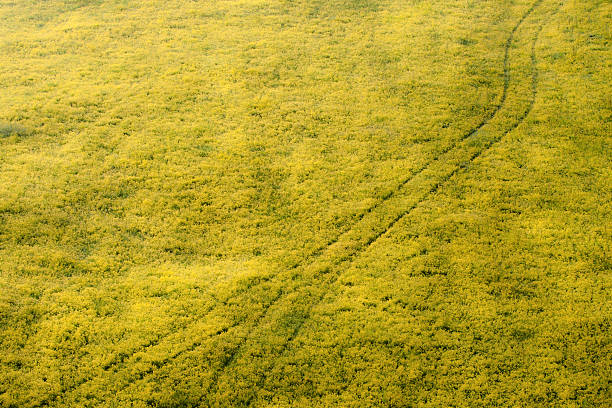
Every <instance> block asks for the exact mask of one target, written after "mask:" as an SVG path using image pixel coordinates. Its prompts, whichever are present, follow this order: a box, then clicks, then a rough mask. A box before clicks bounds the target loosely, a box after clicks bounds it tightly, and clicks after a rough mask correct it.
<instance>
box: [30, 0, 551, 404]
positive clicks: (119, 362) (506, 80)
mask: <svg viewBox="0 0 612 408" xmlns="http://www.w3.org/2000/svg"><path fill="white" fill-rule="evenodd" d="M541 1H542V0H536V1H535V2H534V3H533V4H532V5H531V7H530V8H529V9H528V10H527V11H526V12H525V13H524V14H523V15H522V16H521V18H520V19H519V21H518V22H517V23H516V25H515V26H514V27H513V28H512V30H511V32H510V34H509V36H508V38H507V40H506V43H505V45H504V60H503V66H504V83H503V88H502V93H501V97H500V99H499V102H498V103H497V105H496V106H495V107H494V109H493V110H491V111H490V112H489V113H488V114H487V115H486V116H485V117H484V118H483V119H482V120H481V121H480V122H479V123H478V124H477V125H476V126H474V127H473V128H471V129H469V130H468V131H467V132H465V133H464V134H462V135H461V136H460V137H459V138H457V139H455V140H454V141H453V142H451V143H450V144H449V145H447V146H446V147H444V148H443V149H441V150H440V151H439V152H438V153H436V155H435V157H433V158H432V159H431V160H430V161H429V162H427V163H425V164H423V165H422V166H421V167H419V168H417V169H416V170H414V171H413V172H412V173H411V174H410V175H409V176H407V177H406V178H405V179H404V180H402V181H401V182H400V183H399V184H398V185H397V186H396V187H395V188H393V189H392V190H391V191H389V192H388V193H386V194H384V195H383V196H382V197H381V198H380V200H379V201H377V202H375V203H374V204H373V205H371V206H370V207H368V208H367V209H366V210H364V211H363V212H361V213H360V214H359V215H357V216H355V217H353V219H352V220H351V223H350V225H349V227H348V228H346V229H345V230H344V231H342V232H341V233H340V234H338V235H336V236H335V237H334V238H332V239H331V240H329V241H328V242H326V243H325V244H323V245H321V246H319V247H318V248H317V249H315V250H314V251H313V252H312V253H311V254H309V255H308V256H306V257H304V258H302V259H301V260H299V261H298V262H296V263H294V264H293V265H291V266H289V267H288V268H287V269H286V270H285V272H289V271H292V270H295V269H297V268H299V267H301V266H304V265H306V264H308V262H309V261H312V259H313V258H318V257H320V256H321V255H323V254H324V253H325V251H326V250H327V249H329V248H330V247H332V246H333V245H334V244H337V243H338V242H340V241H341V239H342V238H343V237H344V236H346V235H347V234H349V233H350V232H351V231H352V230H353V228H354V227H355V225H356V224H358V223H359V222H360V221H362V220H363V219H364V218H365V217H366V216H367V215H368V214H370V213H372V212H374V211H375V210H376V209H378V208H379V207H381V206H382V205H383V204H385V203H386V202H387V201H389V200H390V199H391V198H393V197H395V196H396V195H397V194H398V193H400V192H401V190H402V189H403V188H404V187H405V186H406V185H407V184H408V183H410V182H411V181H412V180H413V179H415V177H417V176H418V175H420V174H422V173H423V172H424V171H425V170H427V169H428V168H430V167H431V166H432V165H433V164H435V163H436V162H438V161H439V160H440V158H441V157H442V156H444V155H445V154H447V153H449V152H450V151H452V150H453V149H455V148H456V147H457V146H458V145H459V144H460V143H461V142H464V141H465V140H467V139H469V138H470V137H472V136H474V135H475V134H476V133H478V131H479V130H480V129H482V128H483V127H484V126H485V125H487V124H488V123H489V122H490V121H491V119H493V118H494V117H495V116H496V115H497V114H498V113H499V111H500V110H501V109H502V108H503V106H504V104H505V102H506V99H507V96H508V88H509V84H510V78H509V72H508V62H509V61H508V60H509V52H510V48H511V45H512V43H513V40H514V36H515V33H516V31H517V30H518V29H519V27H520V26H521V25H522V23H523V22H524V21H525V19H526V18H527V17H529V15H531V14H532V13H533V11H534V10H535V8H536V7H537V5H538V4H539V3H540V2H541ZM517 126H518V125H517ZM438 187H439V185H436V186H434V187H432V189H430V190H429V191H428V192H427V193H426V194H427V196H428V195H429V194H431V193H433V192H434V191H435V190H437V189H438ZM417 204H418V203H417ZM412 209H414V207H411V208H410V209H409V210H408V211H412ZM404 215H405V214H403V215H401V216H399V217H397V218H396V219H394V220H393V221H392V222H391V224H390V225H389V226H388V228H387V229H386V230H384V231H383V232H382V233H381V234H379V235H377V236H374V237H372V238H370V239H369V240H368V241H367V242H366V245H365V246H363V247H358V248H357V249H356V250H355V251H354V252H353V253H350V254H348V255H347V256H345V257H344V258H343V259H342V261H346V260H348V259H353V258H354V256H355V255H356V254H357V253H359V252H361V251H363V250H365V249H366V248H367V247H368V246H370V245H371V244H373V243H374V241H376V240H377V239H378V238H380V237H381V236H382V235H384V234H386V232H387V231H388V229H390V228H392V227H393V226H394V225H395V224H396V223H397V222H398V221H399V220H400V219H401V218H402V217H403V216H404ZM276 278H279V276H278V275H273V276H269V277H265V278H262V279H255V280H254V281H253V282H252V284H251V282H249V284H247V285H245V287H244V288H242V289H240V290H238V291H236V292H235V293H233V294H232V296H239V295H241V294H243V293H246V292H248V291H249V290H251V289H252V288H253V287H256V286H260V285H261V284H262V282H263V283H265V282H269V281H270V280H272V279H276ZM284 294H285V292H284V291H283V289H282V288H281V289H279V290H278V292H277V293H276V295H275V296H274V297H273V298H272V299H271V301H270V302H269V303H267V304H266V305H265V306H264V308H263V311H262V312H261V313H260V315H259V316H258V317H257V318H256V319H255V320H254V321H253V323H252V328H251V330H249V331H248V333H247V334H246V335H245V336H244V337H243V340H242V341H241V342H239V344H238V346H237V347H236V349H235V350H234V351H233V352H232V353H230V354H229V355H228V356H226V358H224V359H223V360H222V361H221V365H220V368H219V369H218V371H217V372H216V374H215V375H214V376H213V379H212V381H211V385H210V386H209V388H208V390H207V391H210V390H211V389H212V388H214V387H215V386H216V383H217V380H218V376H219V374H220V373H221V372H222V371H223V370H225V368H226V367H228V366H229V365H231V364H232V362H233V361H234V360H235V358H236V356H237V354H238V352H239V350H240V349H241V347H242V346H243V345H244V343H246V340H247V339H248V338H249V337H250V335H251V333H252V332H253V331H254V330H255V328H256V327H258V326H259V323H260V321H261V320H262V319H263V318H264V317H265V316H266V314H267V311H268V309H269V308H270V307H272V306H273V305H274V304H276V303H277V302H278V301H279V300H280V299H281V298H282V297H283V295H284ZM220 303H222V304H226V302H220ZM218 305H219V304H216V305H212V306H211V307H209V308H207V310H206V311H205V312H204V314H203V315H201V316H200V317H199V319H205V318H206V317H208V316H209V315H210V313H212V312H213V311H214V310H215V309H216V307H217V306H218ZM242 323H243V321H238V322H235V323H234V324H232V325H229V326H227V327H224V328H221V329H219V330H217V331H216V332H214V333H211V334H210V335H208V336H206V337H204V338H203V339H201V340H200V341H197V342H194V343H192V344H191V345H190V346H189V347H187V348H185V349H183V350H180V351H177V352H176V353H173V354H172V355H170V356H168V357H167V358H164V359H163V360H162V361H160V362H157V363H156V364H155V365H153V366H151V367H150V368H149V369H147V370H145V371H143V372H140V373H139V375H138V377H136V378H135V379H136V380H139V379H142V378H144V377H146V376H147V375H150V374H152V373H153V372H155V371H156V370H157V369H159V368H161V367H163V366H165V365H167V364H169V363H170V362H172V361H173V360H174V359H176V358H178V357H180V356H181V355H183V354H187V353H190V352H192V351H195V350H196V349H197V348H198V347H200V346H201V345H202V344H203V343H204V341H205V340H207V339H209V338H211V337H215V336H217V335H220V334H223V333H225V332H227V331H229V330H231V329H233V328H235V327H237V326H239V325H240V324H242ZM193 326H194V325H188V326H186V327H185V328H184V330H185V329H189V328H191V327H193ZM175 333H176V331H173V332H171V333H169V334H168V335H166V336H160V337H158V338H156V339H153V340H151V341H149V342H147V343H146V344H145V345H144V346H142V347H140V348H138V349H136V350H134V351H133V352H131V353H128V354H121V355H118V356H117V358H115V359H113V360H112V361H111V362H110V363H108V364H106V365H105V366H104V367H103V369H104V371H105V372H108V371H110V370H111V369H113V368H115V367H117V366H121V365H123V364H124V363H125V362H126V361H128V360H129V359H130V358H132V357H133V356H134V355H135V354H137V353H139V352H146V350H148V349H150V348H153V347H155V346H157V345H159V344H161V343H162V342H163V341H164V340H165V339H167V338H168V337H170V336H171V335H173V334H175ZM95 378H96V376H95V375H92V376H89V377H87V378H84V379H83V380H81V381H79V382H77V383H76V384H74V385H73V386H71V387H69V388H67V389H65V390H63V391H62V395H66V394H67V393H72V392H74V391H75V390H76V389H77V388H79V387H81V386H82V385H84V384H86V383H88V382H89V381H92V380H93V379H95ZM129 385H130V384H127V385H126V386H125V387H122V388H120V389H119V390H116V392H119V391H121V390H123V389H125V388H126V387H127V386H129ZM59 397H60V395H59V394H56V395H54V396H53V397H51V398H50V399H48V400H46V401H43V402H42V403H40V404H39V405H37V407H42V406H49V405H50V404H52V403H54V402H56V401H57V399H58V398H59Z"/></svg>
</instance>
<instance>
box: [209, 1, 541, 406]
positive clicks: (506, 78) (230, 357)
mask: <svg viewBox="0 0 612 408" xmlns="http://www.w3.org/2000/svg"><path fill="white" fill-rule="evenodd" d="M540 3H541V0H536V1H535V2H534V3H533V4H532V5H531V7H530V8H529V9H528V10H527V11H526V12H525V13H524V14H523V16H522V17H521V19H520V20H519V21H518V22H517V24H516V25H515V26H514V27H513V29H512V31H511V33H510V35H509V37H508V39H507V41H506V44H505V47H504V87H503V91H502V97H501V98H500V102H499V104H498V105H497V107H496V108H495V109H494V110H493V111H492V112H491V114H490V115H489V116H488V117H486V118H485V119H483V120H482V121H481V122H480V123H479V124H478V125H477V126H476V127H475V128H473V129H472V130H470V131H469V132H468V133H466V134H465V135H464V136H462V137H461V138H459V139H458V140H456V141H455V142H454V143H452V144H450V145H449V146H447V147H446V148H445V149H443V150H442V151H441V152H440V153H439V154H438V156H436V157H435V158H434V159H432V161H431V162H429V163H427V164H426V165H424V166H422V167H421V168H420V169H418V170H417V171H416V172H414V173H413V174H412V175H411V176H410V177H408V178H407V179H406V180H404V181H403V182H402V183H400V184H399V185H398V187H397V188H395V189H394V190H393V191H392V192H391V193H390V194H388V195H386V196H385V197H383V199H382V200H381V201H379V202H378V203H376V204H375V205H374V206H372V207H370V208H369V209H368V210H366V212H364V213H362V214H361V215H360V216H359V217H358V219H357V221H359V220H361V219H362V218H364V217H365V215H366V214H367V213H370V212H372V211H373V210H374V209H375V208H377V207H379V206H380V205H381V204H382V203H383V202H384V201H386V200H388V199H390V198H391V197H392V196H394V195H395V194H397V193H398V192H399V191H400V190H401V189H402V187H404V186H405V185H406V184H408V182H410V181H411V180H412V179H413V178H414V177H416V176H417V175H418V174H420V173H422V172H423V171H425V170H426V169H427V168H429V167H430V166H431V164H433V163H434V162H436V161H437V160H439V158H440V157H441V156H442V155H444V154H445V153H447V152H449V151H450V150H452V149H453V148H454V147H456V146H457V145H458V144H459V143H460V142H461V141H464V140H466V139H468V138H469V137H471V136H473V135H475V134H476V133H477V132H478V131H479V130H480V129H482V128H483V127H484V126H485V125H486V124H488V123H489V122H490V120H491V119H493V118H494V117H495V116H496V115H497V113H498V112H499V111H500V110H501V109H502V107H503V106H504V104H505V102H506V99H507V95H508V89H509V86H510V72H509V53H510V47H511V45H512V43H513V41H514V36H515V33H516V31H517V30H518V29H519V27H520V26H521V25H522V23H523V22H524V21H525V19H527V17H529V15H531V14H532V13H533V11H534V10H535V8H536V7H537V6H538V5H539V4H540ZM538 34H539V30H538V32H537V33H536V35H535V38H534V40H533V45H532V65H533V70H532V76H533V79H532V97H531V101H530V103H529V105H528V107H527V108H526V109H525V111H524V112H523V114H522V115H521V116H520V117H519V119H518V120H517V121H516V123H514V124H513V125H512V126H511V127H510V128H509V129H508V130H506V131H505V132H503V133H502V134H501V135H500V136H498V137H497V138H495V139H492V140H490V141H489V142H487V143H485V145H484V147H483V148H482V149H480V150H478V151H476V152H475V153H473V154H472V155H471V156H470V157H469V159H468V160H467V161H465V162H463V163H462V164H460V165H459V166H456V167H455V168H454V169H453V170H452V171H451V172H450V173H449V174H448V175H446V176H445V177H443V178H442V179H441V180H440V181H438V182H436V183H435V184H434V185H433V186H432V187H431V188H430V189H429V190H428V191H427V192H426V193H425V194H424V196H423V197H422V198H421V199H419V200H418V201H417V202H415V203H414V204H413V205H411V206H409V207H408V208H407V209H406V210H404V211H403V212H401V213H400V214H399V215H397V216H396V217H395V218H393V220H392V221H391V222H390V223H389V224H388V225H387V227H386V228H385V229H384V230H382V231H381V232H379V233H377V234H375V235H374V236H372V237H370V238H369V239H368V240H367V241H366V242H365V243H363V244H361V245H359V246H358V247H357V248H355V249H354V250H353V251H352V252H351V253H350V254H348V255H346V256H345V257H343V258H342V262H349V263H350V262H352V260H353V259H355V257H356V256H357V255H358V254H359V253H361V252H363V251H365V250H367V248H369V247H370V246H371V245H372V244H373V243H374V242H376V241H377V240H378V239H380V238H381V237H382V236H384V235H386V234H387V233H388V232H389V231H390V230H391V229H392V228H393V227H394V226H395V225H396V224H397V222H399V221H400V220H401V219H402V218H403V217H405V216H406V215H408V214H409V213H410V212H412V211H413V210H414V209H415V208H416V207H417V206H419V205H420V204H421V203H422V202H424V201H425V200H426V199H427V198H428V197H429V196H430V195H431V194H433V193H435V192H436V191H438V190H439V189H440V187H441V186H442V185H443V184H445V183H446V182H447V181H448V180H449V179H450V178H452V177H453V176H454V175H455V174H456V173H458V172H459V171H460V170H461V169H464V168H466V167H467V166H468V165H469V164H470V163H472V162H473V161H474V160H476V159H477V158H478V157H479V156H481V155H482V154H483V153H484V152H485V151H487V150H488V149H490V148H491V146H493V145H494V144H495V143H497V142H499V141H500V140H501V139H502V138H503V137H504V136H505V135H506V134H508V133H509V132H511V131H512V130H514V129H516V128H517V127H518V126H519V125H520V124H521V123H522V122H523V121H524V119H525V118H526V117H527V115H528V114H529V112H530V111H531V109H532V107H533V104H534V102H535V95H536V92H537V89H536V85H537V78H536V77H535V76H536V70H535V42H536V40H537V37H538ZM342 236H344V234H341V235H339V236H338V238H337V239H335V240H334V241H332V242H330V243H329V244H328V246H331V245H333V244H334V243H336V242H338V241H339V240H340V238H341V237H342ZM324 250H325V248H324V249H323V250H321V251H320V252H321V253H322V252H323V251H324ZM339 277H340V274H335V277H333V278H331V279H330V280H329V281H328V282H327V284H326V285H327V286H329V287H331V286H332V285H333V284H334V283H335V282H336V281H337V280H338V278H339ZM327 292H328V291H324V292H323V294H322V295H321V296H320V298H319V299H318V301H316V302H315V303H312V305H311V306H310V307H309V308H308V310H307V312H306V316H305V317H304V318H303V319H301V321H300V322H299V323H298V325H297V326H296V327H295V329H294V330H293V332H292V334H291V335H290V336H289V337H288V338H287V341H286V342H285V345H284V346H283V348H282V349H281V354H282V353H284V351H285V350H286V348H287V347H288V345H289V344H290V343H291V342H292V341H293V340H294V339H295V337H296V335H297V334H298V332H299V331H300V329H301V327H302V326H303V324H304V323H305V322H306V321H307V320H308V318H309V316H310V314H311V311H312V309H313V308H314V307H315V306H316V305H317V304H318V303H320V301H322V299H323V298H324V296H325V295H326V293H327ZM281 296H282V291H279V294H278V295H277V296H276V297H275V298H274V299H273V301H272V302H271V303H269V304H268V305H266V307H265V308H264V311H263V312H262V314H260V316H258V318H257V319H256V320H255V322H254V324H253V326H252V328H251V330H250V331H249V333H248V334H247V335H246V336H245V337H244V338H243V339H242V340H241V341H240V343H239V344H238V345H237V346H236V348H235V349H234V351H233V352H232V353H230V354H229V355H227V356H226V358H225V359H224V360H223V362H222V364H221V367H220V369H219V370H218V371H217V372H216V374H215V375H214V376H213V380H212V381H211V383H210V385H209V386H208V388H207V391H206V393H205V394H204V395H203V396H202V398H201V399H200V403H202V402H203V401H204V398H205V397H206V395H209V393H210V391H212V390H213V388H215V387H216V385H217V382H218V379H219V376H220V374H221V373H222V372H223V371H224V370H225V369H226V368H227V367H228V366H229V365H230V364H231V363H232V362H233V361H234V360H235V359H236V357H237V356H238V354H239V352H240V350H241V349H242V347H243V346H244V344H245V343H246V340H247V339H248V338H249V337H250V335H251V333H252V332H253V331H254V329H255V328H256V327H257V326H258V325H259V322H260V321H261V320H262V319H263V318H264V317H265V316H266V313H267V311H268V310H269V309H270V307H271V306H272V305H274V304H275V303H276V302H277V301H278V300H279V299H280V297H281ZM264 379H265V374H264ZM258 383H259V382H258ZM248 402H250V400H249V401H247V404H248Z"/></svg>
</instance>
